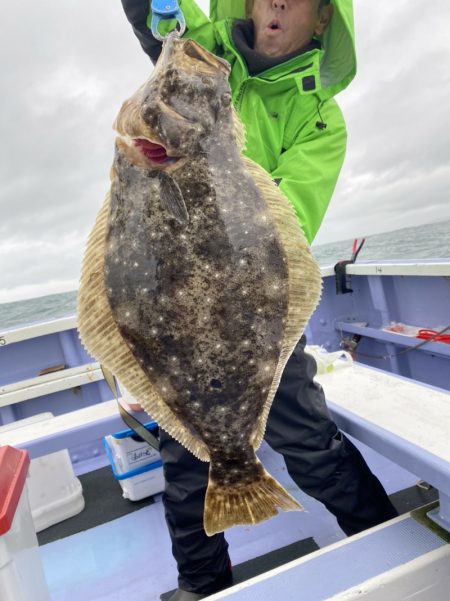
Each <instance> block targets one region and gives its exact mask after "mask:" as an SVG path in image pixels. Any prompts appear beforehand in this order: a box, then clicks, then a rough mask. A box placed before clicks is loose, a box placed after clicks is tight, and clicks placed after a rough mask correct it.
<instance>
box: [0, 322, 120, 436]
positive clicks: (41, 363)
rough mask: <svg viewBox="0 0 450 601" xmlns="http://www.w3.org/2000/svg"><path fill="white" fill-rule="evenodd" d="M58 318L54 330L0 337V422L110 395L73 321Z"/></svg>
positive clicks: (32, 329)
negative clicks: (80, 339)
mask: <svg viewBox="0 0 450 601" xmlns="http://www.w3.org/2000/svg"><path fill="white" fill-rule="evenodd" d="M57 321H58V324H57V326H55V325H54V326H53V327H52V328H51V327H49V324H41V325H39V326H31V327H30V331H28V332H25V331H24V329H21V330H15V331H11V332H9V335H8V334H3V335H2V338H3V339H4V340H6V342H5V343H4V344H3V345H2V347H1V365H2V369H1V371H0V425H4V424H8V423H11V422H15V421H17V420H21V419H25V418H28V417H30V416H33V415H37V414H39V413H42V412H44V411H51V412H52V413H53V414H54V415H61V414H63V413H66V412H68V411H73V410H77V409H80V408H82V407H87V406H90V405H92V404H95V403H98V402H102V401H105V400H109V399H110V398H111V393H110V391H109V389H108V386H107V384H106V383H105V382H104V380H103V376H102V374H101V371H100V368H99V366H98V363H95V362H94V359H93V358H92V357H90V356H89V355H88V354H87V353H86V351H85V350H84V348H83V347H82V346H81V344H80V341H79V338H78V333H77V330H76V328H75V320H74V319H73V318H70V319H66V320H57ZM61 327H62V328H67V327H69V329H62V330H61V329H60V328H61ZM32 334H33V335H36V337H33V335H32Z"/></svg>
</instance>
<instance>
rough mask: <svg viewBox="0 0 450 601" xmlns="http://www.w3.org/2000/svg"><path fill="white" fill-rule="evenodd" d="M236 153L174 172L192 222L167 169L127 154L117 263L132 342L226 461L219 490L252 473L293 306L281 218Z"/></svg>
mask: <svg viewBox="0 0 450 601" xmlns="http://www.w3.org/2000/svg"><path fill="white" fill-rule="evenodd" d="M230 156H231V153H229V152H226V151H224V152H223V156H222V161H221V163H220V164H217V165H216V166H213V167H211V165H210V160H208V158H206V157H199V158H198V159H195V158H194V159H193V160H192V161H190V162H189V163H188V164H186V165H185V166H184V167H182V168H181V169H180V170H179V171H177V172H176V174H175V173H174V178H175V179H176V182H177V184H178V187H179V189H180V191H181V193H182V196H183V199H184V202H185V205H186V209H187V214H188V219H187V220H186V221H185V222H181V223H180V221H179V220H178V219H177V218H176V217H174V216H173V214H172V213H171V212H170V211H168V210H167V209H166V208H165V206H164V205H163V204H162V203H161V194H162V188H163V186H164V184H163V183H161V181H160V180H159V178H158V172H155V171H147V172H146V171H143V170H141V169H139V168H136V167H134V166H133V165H132V164H131V163H130V162H129V161H128V160H127V159H126V158H125V157H124V156H123V155H121V153H120V149H118V151H117V156H116V161H115V166H114V169H115V172H116V174H117V180H115V181H114V183H113V186H112V193H111V217H110V225H109V229H108V235H107V249H108V250H107V253H106V262H105V266H106V278H105V281H106V286H107V293H108V298H109V301H110V304H111V309H112V311H113V314H114V316H115V319H116V321H117V324H118V327H119V329H120V331H121V333H122V335H123V337H124V340H125V341H126V342H127V344H128V345H129V346H130V349H132V352H133V354H134V355H135V356H136V357H137V358H138V360H139V362H140V363H141V365H142V369H143V370H144V371H145V373H146V374H147V376H148V377H149V379H150V380H151V381H152V382H153V384H154V385H155V387H157V388H158V391H159V393H160V395H161V397H163V398H164V400H165V402H166V403H167V404H168V405H169V406H170V408H171V409H172V411H173V412H174V413H176V414H177V415H179V416H180V419H181V420H182V421H183V423H184V424H185V425H186V426H187V427H188V428H189V430H190V431H191V432H192V433H193V434H194V435H196V436H198V437H200V438H201V440H203V441H204V442H205V444H207V446H208V449H209V451H210V454H211V457H212V458H214V457H218V458H219V459H220V460H218V461H217V462H214V461H213V464H214V474H213V475H214V479H215V480H216V481H217V482H219V483H228V482H234V481H236V482H237V481H239V480H240V479H242V478H243V477H244V476H245V472H246V471H249V470H250V467H248V468H247V467H246V466H250V462H249V460H248V458H249V456H250V455H251V456H253V454H254V451H253V447H252V434H253V431H254V428H255V424H257V423H258V418H259V417H260V415H261V412H262V409H263V406H264V403H265V401H266V398H267V394H268V391H269V389H270V385H271V382H272V379H273V374H274V372H275V368H276V366H277V363H278V359H279V354H280V346H281V341H282V339H283V333H284V327H283V323H284V322H285V320H286V315H287V299H288V289H287V287H288V273H287V267H286V258H285V256H284V252H283V248H282V246H281V244H280V241H279V239H278V238H277V235H276V233H274V232H275V225H274V223H273V219H272V217H271V215H270V213H269V212H268V210H267V206H266V205H265V203H264V202H263V199H262V197H261V193H260V192H259V190H258V189H257V188H256V186H255V184H254V182H253V181H252V180H251V179H250V178H248V177H246V174H245V173H244V170H243V169H242V166H241V161H240V160H239V161H238V162H236V161H232V160H231V159H230V160H231V162H228V158H229V157H230ZM223 159H224V160H223ZM211 169H213V172H211ZM231 174H233V177H231ZM124 184H125V185H124ZM218 184H219V185H218ZM238 457H239V458H241V457H242V459H243V460H238V459H237V458H238ZM255 465H256V464H255V462H254V461H253V462H252V464H251V466H252V468H253V470H254V468H255ZM236 470H239V473H238V472H237V471H236Z"/></svg>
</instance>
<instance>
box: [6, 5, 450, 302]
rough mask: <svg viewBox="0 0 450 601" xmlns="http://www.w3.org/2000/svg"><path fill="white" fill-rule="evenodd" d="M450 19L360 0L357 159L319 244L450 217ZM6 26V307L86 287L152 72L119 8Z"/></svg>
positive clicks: (52, 12)
mask: <svg viewBox="0 0 450 601" xmlns="http://www.w3.org/2000/svg"><path fill="white" fill-rule="evenodd" d="M202 5H203V6H205V2H204V0H203V1H202ZM449 17H450V7H449V6H448V4H447V2H446V1H445V0H435V2H433V3H432V5H431V4H430V5H429V4H426V5H425V4H424V3H423V2H421V1H419V0H398V1H397V2H395V3H392V2H391V1H390V0H380V1H379V2H376V3H371V2H365V1H364V0H356V2H355V21H356V30H357V31H356V35H357V37H356V39H357V49H358V55H359V74H358V76H357V78H356V80H355V82H354V83H353V84H352V85H351V86H350V88H349V90H348V91H346V92H344V93H342V94H341V95H340V96H339V97H338V101H339V103H340V105H341V107H342V109H343V112H344V115H345V117H346V120H347V125H348V131H349V143H348V153H347V158H346V162H345V165H344V168H343V171H342V174H341V178H340V180H339V183H338V186H337V189H336V192H335V195H334V198H333V200H332V203H331V206H330V210H329V212H328V214H327V217H326V219H325V221H324V223H323V225H322V228H321V230H320V232H319V235H318V237H317V239H316V243H321V242H328V241H332V240H338V239H342V238H349V237H352V236H360V235H363V234H366V235H368V234H371V233H377V232H381V231H385V230H389V229H395V228H397V227H405V226H408V225H416V224H418V223H421V222H430V221H436V220H438V219H440V218H442V219H444V218H447V219H448V218H450V202H449V193H448V190H449V189H450V166H449V163H450V161H449V160H448V159H449V157H450V136H449V133H450V132H449V124H450V107H449V106H448V100H447V99H448V98H449V97H450V75H449V70H448V64H449V63H450V40H449V37H448V33H447V31H446V27H447V24H448V22H449ZM2 24H3V28H2V29H3V30H2V36H1V38H0V56H1V57H2V58H1V61H2V65H1V72H2V78H1V83H0V85H1V88H0V89H1V102H2V111H0V128H1V133H2V145H1V147H0V181H1V185H0V213H1V219H0V267H1V274H2V282H1V286H0V302H3V301H9V300H15V299H18V298H24V297H27V296H37V295H40V294H45V293H51V292H57V291H62V290H69V289H73V288H75V287H76V286H77V281H78V274H79V271H80V265H81V259H82V253H83V250H84V245H85V241H86V237H87V235H88V232H89V230H90V228H91V227H92V224H93V222H94V218H95V214H96V212H97V210H98V208H99V206H100V204H101V202H102V200H103V197H104V195H105V193H106V191H107V188H108V185H109V183H108V174H109V168H110V163H111V160H112V156H113V140H114V136H113V132H112V129H111V126H112V122H113V120H114V117H115V115H116V113H117V111H118V109H119V107H120V105H121V103H122V101H123V100H124V99H125V98H127V97H128V96H129V95H130V94H131V93H132V92H134V90H135V89H136V88H137V87H138V86H139V85H140V84H141V83H142V82H143V81H144V79H145V78H146V77H147V76H148V74H149V73H150V70H151V64H150V61H149V59H148V58H147V57H146V56H145V55H144V53H143V52H142V51H141V50H140V47H139V44H138V42H137V40H136V39H135V37H134V34H133V33H132V31H131V28H130V26H129V24H128V22H127V21H126V18H125V16H124V14H123V12H122V7H121V4H120V2H119V0H116V1H115V2H111V1H110V0H92V1H91V2H89V3H87V2H82V3H80V2H77V1H76V0H66V1H65V2H63V3H59V2H55V1H54V0H52V1H50V0H40V2H38V3H33V2H31V1H29V0H28V1H26V2H24V3H23V2H20V3H19V2H16V3H12V2H11V3H7V4H5V6H4V7H3V11H2Z"/></svg>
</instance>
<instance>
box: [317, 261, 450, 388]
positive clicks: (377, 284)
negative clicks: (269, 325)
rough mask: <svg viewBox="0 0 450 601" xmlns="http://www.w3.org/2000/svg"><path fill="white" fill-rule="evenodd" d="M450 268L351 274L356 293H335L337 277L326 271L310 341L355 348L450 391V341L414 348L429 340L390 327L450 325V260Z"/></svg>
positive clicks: (362, 357)
mask: <svg viewBox="0 0 450 601" xmlns="http://www.w3.org/2000/svg"><path fill="white" fill-rule="evenodd" d="M351 267H352V268H355V269H356V266H351ZM363 267H364V268H366V266H363ZM445 267H446V270H447V272H448V274H447V272H445V273H446V274H443V275H438V276H435V277H426V275H425V274H424V275H414V276H408V277H407V276H403V275H397V276H395V275H382V276H380V275H362V274H359V275H351V286H350V287H351V288H352V290H353V292H352V293H351V294H344V295H337V294H336V293H335V281H334V276H333V275H327V276H325V277H324V291H323V295H322V300H321V302H320V304H319V306H318V308H317V309H316V311H315V313H314V314H313V316H312V318H311V320H310V322H309V324H308V328H307V330H306V334H307V338H308V340H309V341H311V340H314V344H317V345H321V346H323V347H324V348H326V349H327V350H329V351H331V350H336V349H338V348H346V349H347V350H352V351H353V356H354V358H355V359H356V360H357V361H359V362H361V363H364V364H366V365H371V366H373V367H377V368H380V369H384V370H387V371H390V372H392V373H396V374H399V375H402V376H405V377H408V378H414V379H417V380H419V381H421V382H424V383H428V384H431V385H434V386H438V387H440V388H444V389H446V390H450V370H449V368H448V365H449V359H450V345H449V344H445V343H443V342H433V341H427V342H426V344H423V345H422V346H420V347H419V348H414V347H416V346H417V345H418V344H421V343H423V342H424V341H423V340H419V339H417V338H415V337H414V336H409V335H404V334H401V333H398V332H393V331H386V330H385V329H384V328H385V327H388V326H391V324H406V325H411V326H416V327H417V329H418V328H424V329H431V330H435V331H438V330H439V329H442V328H445V327H446V326H450V311H449V306H450V265H448V264H445ZM386 269H387V267H386ZM426 274H427V275H428V272H426ZM394 329H395V328H394ZM449 331H450V330H449Z"/></svg>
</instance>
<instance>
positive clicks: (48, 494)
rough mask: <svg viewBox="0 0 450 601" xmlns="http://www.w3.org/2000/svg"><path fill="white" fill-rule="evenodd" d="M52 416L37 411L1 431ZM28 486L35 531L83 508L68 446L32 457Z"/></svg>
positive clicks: (75, 513)
mask: <svg viewBox="0 0 450 601" xmlns="http://www.w3.org/2000/svg"><path fill="white" fill-rule="evenodd" d="M53 417H54V416H53V414H52V413H50V412H47V413H40V414H38V415H34V416H32V417H28V418H26V419H23V420H18V421H16V422H13V423H12V424H8V425H6V426H2V427H1V428H0V431H1V432H2V433H4V432H7V431H10V430H15V429H17V428H21V427H24V426H29V425H30V424H35V423H39V422H42V421H44V420H47V419H53ZM27 488H28V498H29V502H30V506H31V515H32V516H33V521H34V526H35V528H36V532H40V531H41V530H44V529H45V528H48V527H49V526H53V524H58V523H59V522H62V521H63V520H66V519H68V518H70V517H72V516H74V515H77V514H78V513H80V511H82V510H83V509H84V497H83V489H82V486H81V482H80V481H79V479H78V478H77V477H76V476H75V473H74V471H73V466H72V462H71V461H70V456H69V452H68V451H67V449H63V450H62V451H57V452H55V453H50V454H48V455H43V456H42V457H36V458H35V459H32V460H31V464H30V469H29V476H28V481H27ZM0 600H1V601H2V599H1V597H0Z"/></svg>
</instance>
